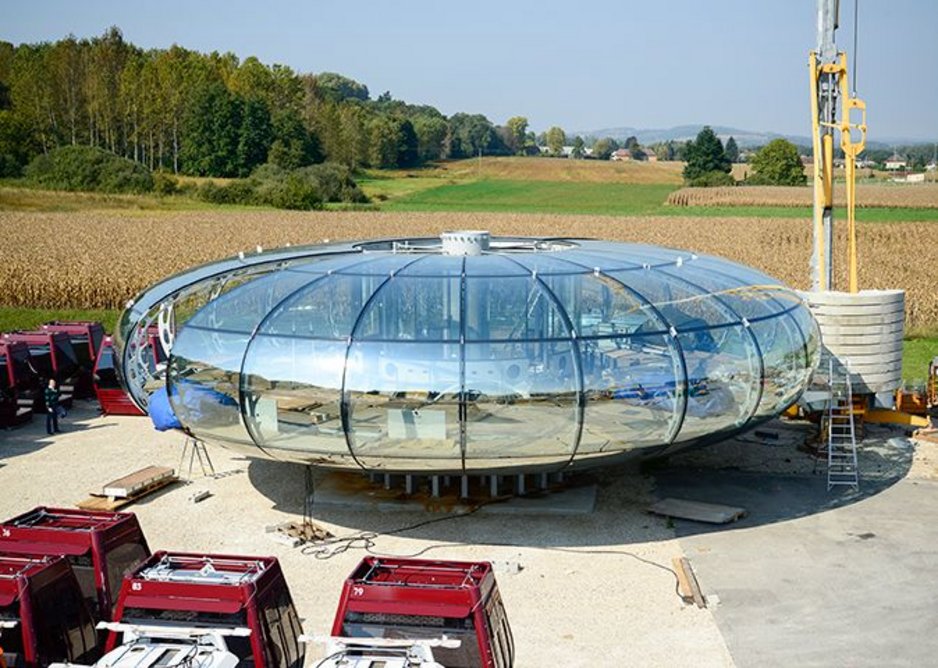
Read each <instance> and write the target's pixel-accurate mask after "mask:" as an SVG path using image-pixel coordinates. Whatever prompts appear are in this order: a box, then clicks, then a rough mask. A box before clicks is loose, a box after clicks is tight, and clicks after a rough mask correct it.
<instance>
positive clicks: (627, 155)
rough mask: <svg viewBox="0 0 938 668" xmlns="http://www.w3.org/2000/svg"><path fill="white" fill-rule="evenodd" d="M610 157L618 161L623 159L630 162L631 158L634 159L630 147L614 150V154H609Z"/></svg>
mask: <svg viewBox="0 0 938 668" xmlns="http://www.w3.org/2000/svg"><path fill="white" fill-rule="evenodd" d="M609 159H610V160H616V161H622V162H628V161H629V160H631V159H632V153H631V151H629V149H627V148H620V149H618V150H616V151H614V152H613V154H612V155H611V156H609Z"/></svg>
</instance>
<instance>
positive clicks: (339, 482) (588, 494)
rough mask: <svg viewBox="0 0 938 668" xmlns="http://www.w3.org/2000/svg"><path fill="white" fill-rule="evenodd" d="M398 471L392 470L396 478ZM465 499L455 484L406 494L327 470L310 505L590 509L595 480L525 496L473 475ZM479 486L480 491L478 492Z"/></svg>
mask: <svg viewBox="0 0 938 668" xmlns="http://www.w3.org/2000/svg"><path fill="white" fill-rule="evenodd" d="M400 477H401V476H395V478H400ZM474 483H475V484H474V485H473V487H472V488H471V490H470V494H471V497H470V498H469V499H459V498H458V497H457V493H456V492H455V491H454V489H457V490H458V482H457V484H456V485H455V486H454V487H451V488H449V489H444V490H442V491H441V495H440V496H439V497H434V496H431V495H430V494H429V492H428V491H427V490H416V491H415V493H414V494H410V495H408V494H405V493H404V490H403V487H401V486H400V485H399V484H398V485H397V486H394V487H392V488H391V489H385V488H384V485H383V484H382V483H379V482H371V481H370V480H369V479H368V477H367V476H365V475H363V474H358V473H338V472H331V473H325V474H322V475H320V476H318V479H317V481H316V485H315V489H314V492H313V507H314V508H342V509H344V510H357V511H377V512H382V513H384V512H428V511H429V512H432V513H456V514H461V513H466V512H468V511H471V510H474V509H476V508H478V510H477V511H476V512H478V513H480V514H481V513H484V514H491V515H564V516H566V515H589V514H590V513H592V512H593V510H595V508H596V489H597V488H596V485H595V484H592V483H583V484H576V482H575V480H574V481H573V482H571V483H566V484H565V485H564V486H554V487H552V488H550V489H548V490H545V491H540V490H537V489H534V490H531V491H529V493H528V494H526V495H525V496H514V497H510V498H501V497H496V498H492V497H490V496H487V495H485V494H484V492H483V491H482V490H480V489H479V485H478V480H477V479H474ZM480 492H482V493H480Z"/></svg>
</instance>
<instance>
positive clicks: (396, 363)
mask: <svg viewBox="0 0 938 668" xmlns="http://www.w3.org/2000/svg"><path fill="white" fill-rule="evenodd" d="M459 365H460V363H459V344H458V343H422V342H421V343H417V342H411V341H408V342H403V343H393V342H388V343H383V342H374V341H364V342H354V343H353V344H352V346H351V348H350V349H349V359H348V369H347V372H346V379H345V389H346V392H347V395H346V396H347V398H348V402H349V436H350V440H351V443H352V449H353V451H354V452H355V455H356V457H358V459H359V461H361V462H362V463H363V464H365V465H366V466H368V467H369V468H375V469H380V468H384V467H385V466H388V465H389V461H390V462H392V465H396V466H400V465H401V464H400V463H397V464H393V460H395V459H409V460H412V461H409V462H408V463H407V466H408V467H411V468H412V469H414V470H428V471H429V470H450V471H458V470H460V469H461V467H462V452H461V450H460V445H459V431H460V430H459V390H460V385H459Z"/></svg>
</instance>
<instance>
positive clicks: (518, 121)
mask: <svg viewBox="0 0 938 668" xmlns="http://www.w3.org/2000/svg"><path fill="white" fill-rule="evenodd" d="M505 127H506V128H507V129H508V132H507V133H506V136H505V143H506V144H507V145H508V148H509V149H510V150H511V152H512V153H521V152H522V151H523V150H524V139H525V135H526V134H527V132H528V119H527V118H525V117H524V116H512V117H511V118H509V119H508V121H507V122H506V123H505Z"/></svg>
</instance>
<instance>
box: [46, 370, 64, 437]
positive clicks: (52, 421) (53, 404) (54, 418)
mask: <svg viewBox="0 0 938 668" xmlns="http://www.w3.org/2000/svg"><path fill="white" fill-rule="evenodd" d="M45 399H46V433H47V434H58V433H59V432H60V431H61V430H60V429H59V388H58V387H56V384H55V378H50V379H49V385H48V387H46V393H45Z"/></svg>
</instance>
